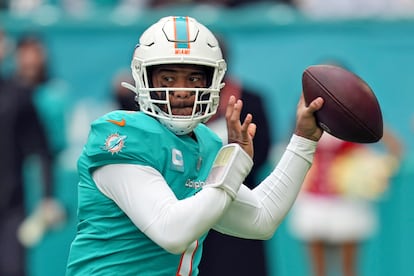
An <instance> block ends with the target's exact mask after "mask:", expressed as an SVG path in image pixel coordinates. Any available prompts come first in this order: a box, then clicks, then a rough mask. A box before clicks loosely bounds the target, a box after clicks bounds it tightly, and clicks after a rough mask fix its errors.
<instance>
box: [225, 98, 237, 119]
mask: <svg viewBox="0 0 414 276" xmlns="http://www.w3.org/2000/svg"><path fill="white" fill-rule="evenodd" d="M235 103H236V97H234V96H230V99H229V101H228V103H227V108H226V115H225V117H226V120H227V121H229V120H230V118H231V116H232V114H233V111H234V104H235Z"/></svg>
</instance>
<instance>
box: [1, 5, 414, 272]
mask: <svg viewBox="0 0 414 276" xmlns="http://www.w3.org/2000/svg"><path fill="white" fill-rule="evenodd" d="M0 9H1V10H0V29H1V30H2V31H3V32H4V34H5V36H4V37H5V38H4V39H3V42H2V43H3V45H4V49H5V50H4V53H5V54H4V60H3V62H2V64H1V74H2V75H4V76H9V75H12V74H14V73H13V72H14V71H15V70H16V67H17V64H16V56H15V53H16V49H17V45H18V41H19V38H20V37H21V36H23V35H26V34H35V35H36V36H39V37H41V39H42V42H43V43H44V45H45V47H46V49H47V62H48V70H49V75H50V76H51V78H52V79H53V80H54V85H53V86H49V87H51V88H50V89H49V90H51V91H50V93H51V95H55V94H54V93H56V95H59V96H56V97H54V96H50V95H49V96H48V97H46V98H45V99H46V100H44V101H43V100H42V99H41V98H40V99H37V101H40V102H43V103H44V104H43V105H44V107H43V108H44V109H46V110H49V109H56V110H57V111H56V112H54V113H53V112H52V113H50V114H52V115H49V116H50V117H46V118H47V120H48V121H51V122H52V121H54V120H55V118H54V117H53V116H54V115H53V114H58V115H56V116H60V117H59V118H60V119H62V118H63V119H62V120H63V121H62V124H61V127H60V128H59V126H57V129H56V128H55V129H53V128H50V129H49V130H48V131H49V134H48V135H49V136H50V137H55V136H59V137H60V138H59V139H63V140H64V141H65V142H64V143H63V144H62V145H61V147H62V148H61V149H60V150H59V152H58V153H57V154H58V157H57V158H56V166H55V168H54V170H55V172H54V180H55V181H54V185H55V196H56V197H57V198H58V199H59V201H60V202H61V203H62V204H63V206H64V208H65V210H66V220H65V221H64V223H61V224H59V225H58V226H57V227H56V228H53V229H50V230H49V231H48V232H47V233H46V235H45V236H43V238H42V239H41V240H40V241H39V242H38V243H36V244H35V245H33V246H32V247H29V248H28V260H27V267H28V271H29V274H30V275H32V276H40V275H42V276H44V275H64V272H65V265H66V258H67V253H68V249H69V245H70V242H71V241H72V239H73V237H74V233H75V231H76V204H77V174H76V161H77V157H78V155H79V153H80V151H81V149H82V146H83V143H84V142H85V141H86V137H87V135H88V128H89V124H90V122H91V121H92V120H94V119H95V118H97V117H98V116H100V115H102V114H104V113H105V112H107V111H110V110H112V109H114V108H117V100H116V95H115V90H116V89H115V87H116V86H117V85H116V83H114V81H117V82H119V80H120V79H121V77H122V76H123V77H124V79H128V76H125V75H124V73H125V71H128V68H129V64H130V60H131V56H132V52H133V49H134V47H135V45H136V44H137V42H138V38H139V36H140V34H141V33H142V31H143V30H145V29H146V28H147V27H148V26H149V25H151V24H153V23H155V22H156V21H157V20H158V19H159V18H160V17H163V16H166V15H189V16H193V17H195V18H197V19H198V20H199V21H200V22H201V23H203V24H205V25H206V26H208V27H209V28H210V29H211V30H212V31H213V32H215V33H217V34H219V35H220V36H221V37H223V38H224V39H225V40H226V43H227V47H228V48H230V49H231V50H230V51H229V55H230V57H229V61H230V62H229V72H231V74H232V75H234V76H237V77H238V79H239V80H241V81H242V82H243V83H244V84H246V85H248V86H252V87H256V88H257V91H259V93H260V94H261V96H262V97H263V99H264V103H265V107H266V113H267V115H268V118H269V123H270V129H271V137H272V138H271V139H272V151H271V154H270V157H269V160H268V162H267V164H266V165H265V166H264V167H263V168H262V171H263V175H264V174H265V173H267V172H268V171H269V170H270V169H271V168H272V167H273V166H274V164H275V163H276V162H277V160H278V158H279V156H280V151H281V148H283V147H284V146H285V145H286V143H287V142H288V139H289V138H290V135H291V133H292V127H293V123H294V118H295V111H296V104H297V101H298V98H299V95H300V93H301V77H302V72H303V70H304V69H305V68H306V67H307V66H310V65H313V64H317V63H320V62H322V61H326V60H329V59H334V60H340V61H341V62H342V64H345V65H346V67H347V68H349V69H351V70H352V71H354V72H355V73H357V74H358V75H359V76H361V77H362V78H363V79H365V80H366V82H367V83H368V84H369V85H370V86H371V88H372V89H373V90H374V92H375V93H376V95H377V97H378V100H379V102H380V105H381V107H382V111H383V117H384V122H385V124H386V125H387V127H388V128H389V129H392V131H393V133H394V134H395V135H396V136H397V137H398V138H399V140H400V141H401V143H402V144H403V145H404V151H403V156H402V158H401V163H400V166H399V168H398V170H397V171H396V172H395V174H394V175H393V176H392V178H391V180H390V183H389V186H388V188H387V189H386V191H385V192H384V193H383V194H382V195H381V197H380V198H378V199H377V200H375V202H373V204H374V206H375V209H376V211H377V213H378V214H379V217H380V224H379V227H378V229H377V231H376V233H375V235H373V236H371V237H370V238H369V239H367V240H366V241H364V243H363V244H362V248H361V252H360V254H359V255H358V272H359V273H360V275H369V276H370V275H384V276H385V275H407V276H408V275H414V264H413V262H412V257H411V256H412V255H411V251H412V248H414V237H413V235H412V233H413V231H414V206H413V205H412V203H413V202H414V185H413V184H414V139H413V136H414V108H413V102H414V93H413V90H412V89H413V88H414V85H413V82H412V75H413V72H414V71H413V69H412V68H413V64H414V35H413V34H414V1H412V0H359V1H358V0H335V1H334V0H325V1H323V0H292V1H247V0H244V1H232V0H227V1H191V0H187V1H185V0H183V1H162V0H158V1H152V0H119V1H116V0H95V1H94V0H9V1H7V0H6V1H5V0H3V1H0ZM0 108H1V107H0ZM258 131H260V129H258ZM62 136H63V137H62ZM56 139H57V138H56ZM372 146H373V147H376V145H372ZM35 167H36V164H35V163H34V162H33V160H32V161H30V160H29V161H27V165H26V170H25V188H26V189H25V200H26V208H27V212H28V213H30V212H32V210H33V208H34V206H35V204H36V201H37V200H38V198H39V194H40V192H39V182H40V180H39V177H38V175H37V174H36V169H35ZM266 252H267V254H266V258H267V261H268V265H269V270H270V273H271V275H278V276H295V275H310V263H309V260H308V257H307V253H306V249H305V246H304V244H303V243H302V242H301V241H299V240H297V239H296V238H295V237H294V236H292V234H291V233H290V231H289V229H288V227H287V225H286V222H284V223H283V224H282V225H281V227H280V228H279V230H278V231H277V232H276V234H275V235H274V237H273V238H272V239H271V240H269V241H267V242H266Z"/></svg>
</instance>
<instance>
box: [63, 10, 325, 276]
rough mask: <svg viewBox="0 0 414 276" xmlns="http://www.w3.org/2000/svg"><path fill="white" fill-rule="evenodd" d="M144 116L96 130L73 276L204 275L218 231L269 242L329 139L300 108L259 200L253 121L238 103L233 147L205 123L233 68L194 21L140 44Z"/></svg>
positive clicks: (232, 121) (120, 117)
mask: <svg viewBox="0 0 414 276" xmlns="http://www.w3.org/2000/svg"><path fill="white" fill-rule="evenodd" d="M131 69H132V75H133V77H134V80H135V85H132V84H124V85H125V86H127V87H129V88H130V89H131V90H133V91H134V92H135V93H136V100H137V102H138V104H139V106H140V111H137V112H135V111H134V112H133V111H113V112H111V113H109V114H106V115H104V116H103V117H101V118H99V119H97V120H96V121H94V122H93V123H92V126H91V130H90V135H89V138H88V141H87V143H86V145H85V147H84V150H83V152H82V154H81V156H80V158H79V161H78V170H79V176H80V182H79V206H78V218H79V222H78V230H77V234H76V237H75V239H74V241H73V242H72V245H71V248H70V254H69V259H68V266H67V275H68V276H69V275H117V274H118V275H125V274H127V275H151V276H155V275H182V276H184V275H197V274H198V268H197V267H198V263H199V262H200V258H201V255H202V248H203V240H204V238H205V236H206V234H207V233H208V231H209V230H210V229H212V228H214V229H216V230H217V231H220V232H222V233H225V234H228V235H233V236H236V237H242V238H247V239H269V238H271V237H272V235H273V234H274V232H275V231H276V228H277V227H278V225H279V224H280V223H281V221H282V220H283V218H284V217H285V216H286V214H287V212H288V211H289V209H290V208H291V205H292V204H293V202H294V200H295V198H296V196H297V194H298V192H299V190H300V187H301V184H302V181H303V179H304V176H305V175H306V173H307V171H308V169H309V167H310V166H311V163H312V158H313V154H314V151H315V148H316V144H317V141H318V140H319V138H320V136H321V134H322V130H321V129H320V128H318V127H317V125H316V122H315V117H314V115H313V113H314V112H315V111H316V110H318V109H320V108H321V107H322V104H323V100H322V99H321V98H318V99H316V100H314V101H313V102H312V103H311V104H310V105H309V106H308V107H306V106H305V104H304V101H303V98H301V99H300V101H299V104H298V107H297V122H296V129H295V133H294V134H293V135H292V138H291V140H290V143H289V145H288V146H287V149H286V151H285V153H284V155H283V156H282V158H281V160H280V162H279V164H278V165H277V166H276V168H275V169H274V170H273V172H272V173H271V174H270V175H269V176H268V177H267V178H266V179H265V180H264V181H263V182H262V183H261V184H260V185H258V186H257V187H256V188H254V189H253V190H251V189H249V188H247V187H246V186H244V185H243V184H242V182H243V180H244V178H245V177H246V175H247V174H248V173H249V171H250V169H251V166H252V163H253V162H252V156H253V146H252V139H253V138H254V135H255V132H256V126H255V125H254V124H253V123H252V115H251V114H248V115H247V116H246V117H245V118H244V119H243V120H242V121H241V120H240V111H241V109H242V106H243V103H242V101H241V100H239V99H236V98H235V97H231V98H230V100H229V102H228V105H227V112H226V120H227V128H228V144H226V145H224V146H223V145H222V141H221V140H220V138H218V136H217V135H216V134H214V132H213V131H211V130H210V129H209V128H208V127H207V126H206V125H205V124H204V123H205V122H206V121H207V120H208V119H209V118H210V117H211V116H212V115H214V114H215V112H216V110H217V107H218V103H219V97H220V89H221V88H222V87H223V86H224V83H222V80H223V76H224V74H225V72H226V62H225V61H224V60H223V58H222V54H221V50H220V47H219V44H218V42H217V40H216V38H215V37H214V35H213V34H212V33H211V32H210V31H209V30H208V29H207V28H206V27H205V26H204V25H202V24H200V23H199V22H197V21H196V20H195V19H194V18H190V17H177V16H172V17H165V18H162V19H160V20H159V21H158V22H157V23H155V24H154V25H152V26H151V27H149V28H148V29H147V30H146V31H145V32H144V33H143V34H142V36H141V37H140V40H139V44H138V45H137V46H136V49H135V51H134V54H133V59H132V63H131Z"/></svg>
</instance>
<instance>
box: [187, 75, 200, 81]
mask: <svg viewBox="0 0 414 276" xmlns="http://www.w3.org/2000/svg"><path fill="white" fill-rule="evenodd" d="M189 80H190V81H191V82H200V81H201V80H202V79H201V77H198V76H192V77H190V78H189Z"/></svg>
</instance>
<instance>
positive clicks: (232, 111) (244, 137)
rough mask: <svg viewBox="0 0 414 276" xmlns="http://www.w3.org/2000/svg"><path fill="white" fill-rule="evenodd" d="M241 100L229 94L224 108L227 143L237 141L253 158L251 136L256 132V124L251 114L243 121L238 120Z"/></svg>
mask: <svg viewBox="0 0 414 276" xmlns="http://www.w3.org/2000/svg"><path fill="white" fill-rule="evenodd" d="M242 108H243V102H242V101H241V100H240V99H239V100H236V98H235V97H234V96H231V97H230V99H229V102H228V104H227V109H226V122H227V136H228V143H229V144H230V143H237V144H239V145H240V146H241V148H242V149H243V150H244V151H245V152H246V153H247V154H248V155H249V156H250V157H251V158H252V159H253V154H254V149H253V138H254V136H255V134H256V124H254V123H252V120H253V116H252V115H251V114H247V116H246V118H245V119H244V121H243V124H242V123H241V121H240V113H241V110H242Z"/></svg>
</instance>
